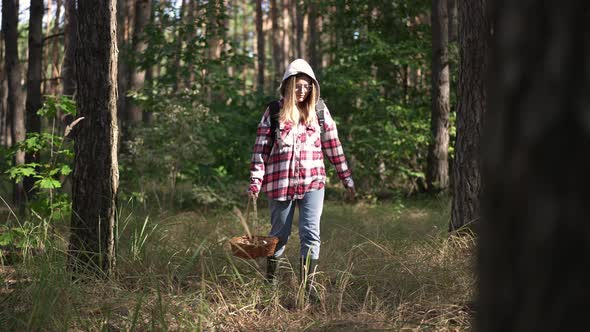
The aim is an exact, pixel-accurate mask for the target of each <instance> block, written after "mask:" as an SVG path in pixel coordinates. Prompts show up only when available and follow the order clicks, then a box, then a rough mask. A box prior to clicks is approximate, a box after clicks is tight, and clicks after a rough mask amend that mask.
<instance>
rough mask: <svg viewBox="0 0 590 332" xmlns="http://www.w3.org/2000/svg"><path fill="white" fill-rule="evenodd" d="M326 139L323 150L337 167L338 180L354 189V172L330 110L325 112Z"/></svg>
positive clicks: (324, 138)
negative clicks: (345, 154) (348, 162)
mask: <svg viewBox="0 0 590 332" xmlns="http://www.w3.org/2000/svg"><path fill="white" fill-rule="evenodd" d="M324 130H325V131H324V137H323V139H322V149H323V150H324V152H325V153H326V155H327V156H328V160H329V161H330V163H332V165H334V167H336V173H337V174H338V178H340V180H341V181H342V184H343V185H344V187H346V188H354V181H353V180H352V172H351V171H350V168H348V164H347V163H346V157H345V156H344V150H343V149H342V144H341V143H340V139H339V138H338V129H337V128H336V122H335V121H334V119H333V118H332V116H331V115H330V111H328V108H326V109H325V110H324Z"/></svg>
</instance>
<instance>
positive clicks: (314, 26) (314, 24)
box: [307, 0, 320, 73]
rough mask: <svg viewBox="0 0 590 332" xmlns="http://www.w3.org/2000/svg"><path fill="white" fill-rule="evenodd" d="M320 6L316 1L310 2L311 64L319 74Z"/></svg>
mask: <svg viewBox="0 0 590 332" xmlns="http://www.w3.org/2000/svg"><path fill="white" fill-rule="evenodd" d="M318 38H319V36H318V4H317V3H316V0H312V1H310V2H309V44H308V45H307V47H308V49H309V64H310V65H311V68H313V70H314V71H315V72H316V73H317V72H318V71H319V65H320V64H319V55H318Z"/></svg>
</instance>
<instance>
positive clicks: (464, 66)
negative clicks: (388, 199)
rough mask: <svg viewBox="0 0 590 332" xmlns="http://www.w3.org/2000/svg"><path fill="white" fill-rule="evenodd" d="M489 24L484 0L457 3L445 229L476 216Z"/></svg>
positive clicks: (468, 0) (458, 225)
mask: <svg viewBox="0 0 590 332" xmlns="http://www.w3.org/2000/svg"><path fill="white" fill-rule="evenodd" d="M490 34H491V25H490V22H489V18H488V17H487V15H486V1H485V0H463V1H461V3H460V4H459V56H460V62H459V86H458V92H457V99H458V104H457V120H456V127H457V129H456V130H457V137H456V143H455V158H454V167H453V203H452V208H451V222H450V224H449V230H451V231H456V230H458V229H460V228H462V227H464V226H467V225H471V224H472V223H473V222H476V221H477V220H478V219H479V217H480V204H479V199H480V191H481V179H480V154H479V149H480V135H481V129H482V124H483V123H482V117H483V115H484V113H485V110H486V102H487V98H486V89H485V85H484V83H485V80H484V77H485V74H486V71H487V69H488V62H489V59H488V58H489V55H488V52H489V39H490Z"/></svg>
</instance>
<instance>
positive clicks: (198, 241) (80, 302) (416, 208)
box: [0, 198, 474, 331]
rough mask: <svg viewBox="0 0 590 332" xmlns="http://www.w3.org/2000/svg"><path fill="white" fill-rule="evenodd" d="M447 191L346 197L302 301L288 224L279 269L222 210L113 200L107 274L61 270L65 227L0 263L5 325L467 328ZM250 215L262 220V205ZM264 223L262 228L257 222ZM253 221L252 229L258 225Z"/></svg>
mask: <svg viewBox="0 0 590 332" xmlns="http://www.w3.org/2000/svg"><path fill="white" fill-rule="evenodd" d="M449 206H450V204H449V200H448V199H446V198H434V199H433V198H430V199H419V200H410V201H405V202H403V205H402V204H401V203H400V202H394V203H391V202H389V203H380V204H376V205H367V204H363V203H357V204H355V205H345V204H341V203H338V202H327V203H326V206H325V210H324V217H323V220H322V240H323V241H322V249H321V250H322V251H321V260H320V273H319V274H318V277H317V278H316V281H317V289H318V292H319V294H320V297H321V302H320V303H319V304H315V305H309V304H307V303H305V302H304V301H302V300H301V296H300V295H301V289H300V287H299V283H298V281H297V277H296V276H297V275H298V272H297V271H298V266H297V264H298V251H299V249H298V241H299V239H298V232H297V225H296V224H295V225H294V227H293V236H292V237H291V239H290V242H289V246H288V248H287V250H286V254H285V258H284V259H283V261H282V262H281V266H280V269H279V280H280V282H279V284H278V285H277V286H275V287H273V286H270V285H268V284H267V283H266V282H265V281H264V276H263V274H264V268H265V261H264V260H263V259H260V260H242V259H239V258H235V257H233V256H231V254H230V253H229V252H228V251H227V240H228V239H229V238H231V237H232V236H236V235H239V234H242V233H243V229H242V228H241V226H240V223H239V221H238V218H237V217H236V216H235V214H233V213H231V211H218V212H215V213H208V214H206V215H203V214H200V213H197V212H184V213H170V214H169V215H162V216H158V217H154V216H150V217H149V218H147V217H146V216H140V215H135V212H133V211H122V212H121V217H120V225H119V243H118V245H119V258H118V270H117V273H116V274H115V275H113V276H111V277H109V278H101V279H98V278H91V277H88V276H86V275H72V273H71V272H69V271H67V270H66V268H65V266H66V254H65V248H66V243H65V242H66V241H65V239H67V234H65V228H64V230H63V231H64V234H62V235H63V236H62V237H61V238H59V237H56V238H55V240H54V241H53V242H51V243H48V244H47V245H46V248H47V249H46V251H45V252H44V253H43V254H41V255H37V256H33V257H27V258H26V259H25V260H24V261H23V262H22V263H20V264H17V265H14V266H3V267H2V268H1V270H0V282H1V283H2V284H1V286H2V289H1V292H0V326H2V327H3V330H7V331H31V330H48V331H65V330H68V331H103V330H104V331H112V330H122V331H161V330H171V331H369V330H391V331H466V330H468V329H469V327H470V325H471V324H470V319H471V316H472V312H471V311H470V310H471V309H470V303H471V301H472V297H473V289H474V277H473V271H472V270H473V269H472V265H473V264H472V260H473V255H472V252H473V248H474V241H473V238H472V237H468V236H466V237H462V238H449V237H448V234H447V232H446V229H447V224H448V218H449V210H450V209H449ZM258 213H259V219H260V220H268V212H267V211H266V209H265V208H264V207H263V206H259V209H258ZM262 228H264V229H265V230H268V227H264V226H263V227H262ZM259 231H260V230H259Z"/></svg>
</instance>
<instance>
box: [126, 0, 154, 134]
mask: <svg viewBox="0 0 590 332" xmlns="http://www.w3.org/2000/svg"><path fill="white" fill-rule="evenodd" d="M151 7H152V1H151V0H137V1H136V2H135V22H134V23H135V24H134V26H133V41H132V43H133V51H132V52H133V55H132V56H133V66H130V67H129V68H128V70H129V83H128V88H129V91H139V90H141V89H142V88H143V84H144V82H145V69H143V68H141V67H140V65H139V63H138V59H139V58H141V56H142V54H143V53H144V52H145V50H146V48H147V40H146V38H145V34H144V32H145V28H146V26H147V24H148V22H149V20H150V15H151V12H152V11H151ZM125 104H126V108H127V121H128V122H127V123H126V124H127V125H134V124H138V123H141V122H142V119H143V114H142V110H141V108H140V107H139V105H137V104H136V103H135V102H134V100H133V98H132V97H128V99H127V101H126V102H125Z"/></svg>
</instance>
